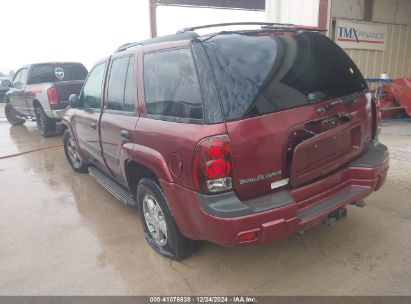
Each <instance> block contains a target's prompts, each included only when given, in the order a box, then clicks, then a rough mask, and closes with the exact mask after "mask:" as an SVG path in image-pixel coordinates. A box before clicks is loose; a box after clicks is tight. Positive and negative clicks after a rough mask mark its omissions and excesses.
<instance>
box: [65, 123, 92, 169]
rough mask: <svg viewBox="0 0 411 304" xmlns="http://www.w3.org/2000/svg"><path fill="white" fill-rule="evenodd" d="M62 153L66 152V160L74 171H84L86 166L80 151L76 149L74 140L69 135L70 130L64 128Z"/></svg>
mask: <svg viewBox="0 0 411 304" xmlns="http://www.w3.org/2000/svg"><path fill="white" fill-rule="evenodd" d="M63 142H64V154H66V158H67V161H68V162H69V164H70V166H71V167H72V168H73V170H74V171H77V172H81V173H86V172H87V171H88V166H87V165H86V164H85V163H84V162H83V159H82V158H81V155H80V153H79V152H78V151H77V148H76V145H75V144H74V140H73V138H72V137H71V134H70V131H69V130H66V131H65V132H64V135H63Z"/></svg>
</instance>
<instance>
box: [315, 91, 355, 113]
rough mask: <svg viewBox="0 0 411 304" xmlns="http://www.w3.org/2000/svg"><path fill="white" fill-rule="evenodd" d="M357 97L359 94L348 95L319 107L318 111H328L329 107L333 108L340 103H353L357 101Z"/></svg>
mask: <svg viewBox="0 0 411 304" xmlns="http://www.w3.org/2000/svg"><path fill="white" fill-rule="evenodd" d="M356 99H357V94H353V95H351V96H347V97H344V98H341V99H337V100H335V101H333V102H330V103H329V104H327V105H325V106H324V107H321V108H318V109H317V112H318V113H321V112H325V111H328V110H329V109H331V108H332V107H335V106H336V105H338V104H348V103H352V102H355V100H356Z"/></svg>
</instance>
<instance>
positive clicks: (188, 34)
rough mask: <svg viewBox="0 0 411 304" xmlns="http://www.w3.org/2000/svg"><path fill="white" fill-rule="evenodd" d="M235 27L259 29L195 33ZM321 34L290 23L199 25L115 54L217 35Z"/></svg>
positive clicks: (314, 29)
mask: <svg viewBox="0 0 411 304" xmlns="http://www.w3.org/2000/svg"><path fill="white" fill-rule="evenodd" d="M237 25H259V26H261V29H255V30H237V31H220V32H217V33H211V34H207V35H204V36H200V35H199V34H197V33H196V32H195V30H199V29H205V28H213V27H225V26H237ZM303 31H309V32H322V31H326V30H323V29H320V28H318V27H310V26H302V25H295V24H290V23H270V22H232V23H215V24H207V25H200V26H193V27H188V28H184V29H181V30H179V31H178V32H177V33H176V34H172V35H165V36H160V37H156V38H151V39H147V40H143V41H137V42H132V43H126V44H123V45H121V46H120V47H118V48H117V49H116V50H115V53H117V52H122V51H125V50H127V49H129V48H132V47H137V46H144V45H150V44H156V43H162V42H172V41H180V40H195V39H198V38H200V37H203V38H205V39H207V38H208V37H213V36H215V35H219V34H226V33H241V34H247V35H257V34H261V33H268V32H303Z"/></svg>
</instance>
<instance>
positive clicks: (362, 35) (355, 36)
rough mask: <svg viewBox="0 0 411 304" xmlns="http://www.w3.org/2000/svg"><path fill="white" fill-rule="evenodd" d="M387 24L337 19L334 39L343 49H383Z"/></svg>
mask: <svg viewBox="0 0 411 304" xmlns="http://www.w3.org/2000/svg"><path fill="white" fill-rule="evenodd" d="M386 38H387V26H386V25H385V24H369V23H367V24H365V23H360V22H353V21H347V20H340V19H338V20H337V23H336V27H335V41H336V42H337V44H338V45H339V46H341V47H342V48H345V49H363V50H364V49H366V50H377V51H384V50H385V42H386Z"/></svg>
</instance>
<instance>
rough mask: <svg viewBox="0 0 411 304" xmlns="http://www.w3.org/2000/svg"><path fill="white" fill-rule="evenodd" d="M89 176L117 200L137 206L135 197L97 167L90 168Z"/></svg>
mask: <svg viewBox="0 0 411 304" xmlns="http://www.w3.org/2000/svg"><path fill="white" fill-rule="evenodd" d="M88 174H90V175H91V176H93V177H94V178H95V179H96V181H97V182H98V183H99V184H100V185H102V186H103V187H104V188H105V189H106V190H108V192H110V193H111V194H112V195H113V196H114V197H115V198H117V199H118V200H119V201H121V202H122V203H124V204H126V205H130V206H135V205H136V202H135V201H134V198H133V196H132V195H131V194H130V193H129V192H128V191H127V190H126V189H124V188H123V187H122V186H120V185H119V184H117V183H116V182H115V181H113V180H112V179H111V178H110V177H108V176H107V175H106V174H105V173H103V172H102V171H101V170H99V169H97V168H95V167H92V166H90V167H88Z"/></svg>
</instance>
